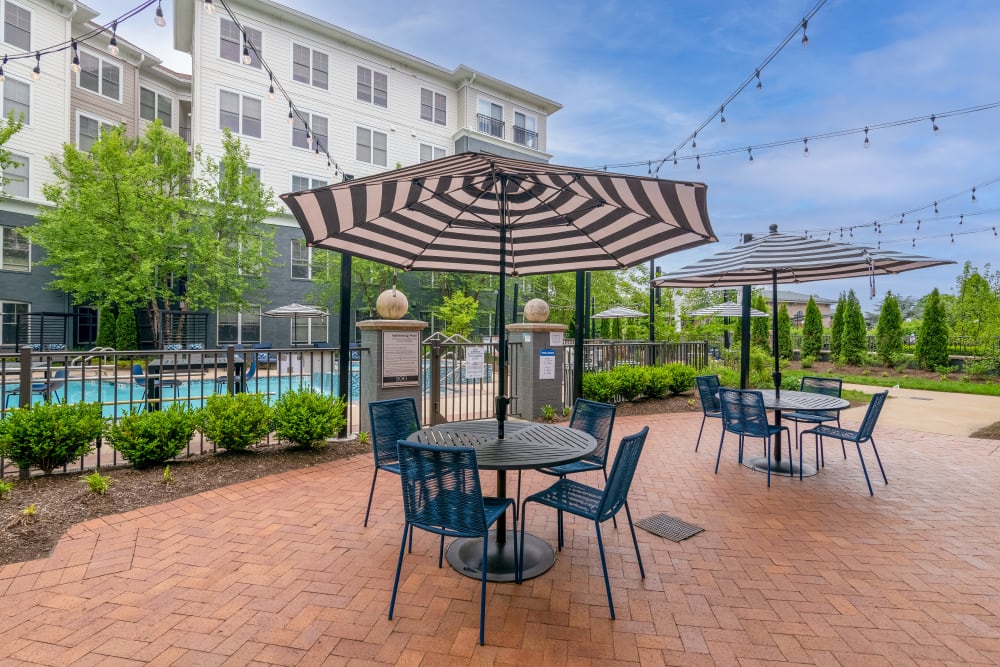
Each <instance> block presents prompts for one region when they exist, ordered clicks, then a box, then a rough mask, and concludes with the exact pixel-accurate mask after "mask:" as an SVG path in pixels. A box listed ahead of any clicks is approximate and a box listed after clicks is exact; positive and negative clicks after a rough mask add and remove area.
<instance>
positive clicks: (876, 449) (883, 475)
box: [870, 438, 889, 484]
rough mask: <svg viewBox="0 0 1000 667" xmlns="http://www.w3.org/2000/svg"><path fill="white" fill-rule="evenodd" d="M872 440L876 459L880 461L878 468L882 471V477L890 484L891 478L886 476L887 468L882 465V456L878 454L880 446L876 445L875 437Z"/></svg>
mask: <svg viewBox="0 0 1000 667" xmlns="http://www.w3.org/2000/svg"><path fill="white" fill-rule="evenodd" d="M870 441H871V443H872V451H873V452H875V460H876V461H878V469H879V470H881V471H882V479H884V480H885V483H886V484H888V483H889V478H888V477H886V476H885V468H883V467H882V457H880V456H879V455H878V447H876V446H875V438H870Z"/></svg>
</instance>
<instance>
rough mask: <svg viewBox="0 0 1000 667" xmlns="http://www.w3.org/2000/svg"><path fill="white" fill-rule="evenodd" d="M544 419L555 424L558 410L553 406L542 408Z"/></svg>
mask: <svg viewBox="0 0 1000 667" xmlns="http://www.w3.org/2000/svg"><path fill="white" fill-rule="evenodd" d="M542 419H544V420H545V421H547V422H553V421H555V420H556V409H555V408H554V407H552V406H551V405H543V406H542Z"/></svg>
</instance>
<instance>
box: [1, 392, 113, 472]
mask: <svg viewBox="0 0 1000 667" xmlns="http://www.w3.org/2000/svg"><path fill="white" fill-rule="evenodd" d="M103 430H104V418H103V417H102V416H101V406H100V405H98V404H97V403H77V404H72V405H70V404H64V403H43V404H38V405H33V406H28V407H25V408H17V409H16V410H11V411H10V412H8V413H7V418H6V419H4V420H3V421H0V454H3V455H4V456H6V457H7V458H9V459H10V460H11V461H13V462H14V463H16V464H17V465H18V466H29V467H36V468H40V469H41V470H43V471H44V472H45V474H46V475H48V474H51V473H52V470H53V469H55V468H58V467H60V466H64V465H67V464H69V463H70V462H72V461H75V460H76V459H78V458H80V457H81V456H86V455H87V454H89V453H90V452H91V451H93V449H94V448H93V446H92V445H91V443H92V442H93V441H94V440H96V439H97V438H99V437H100V436H101V433H102V432H103Z"/></svg>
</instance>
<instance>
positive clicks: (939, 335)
mask: <svg viewBox="0 0 1000 667" xmlns="http://www.w3.org/2000/svg"><path fill="white" fill-rule="evenodd" d="M916 357H917V363H918V364H920V367H921V368H929V369H936V368H940V367H942V366H948V364H949V359H948V323H947V322H946V321H945V311H944V304H943V303H942V302H941V294H940V293H939V292H938V291H937V288H935V289H934V291H933V292H931V293H930V296H929V297H928V299H927V304H926V305H925V306H924V320H923V322H922V323H921V324H920V333H919V334H918V335H917V348H916Z"/></svg>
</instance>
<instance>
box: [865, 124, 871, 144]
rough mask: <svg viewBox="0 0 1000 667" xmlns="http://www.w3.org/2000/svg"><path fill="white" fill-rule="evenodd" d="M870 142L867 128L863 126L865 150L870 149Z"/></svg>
mask: <svg viewBox="0 0 1000 667" xmlns="http://www.w3.org/2000/svg"><path fill="white" fill-rule="evenodd" d="M871 146H872V142H871V141H869V139H868V126H865V148H871Z"/></svg>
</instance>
